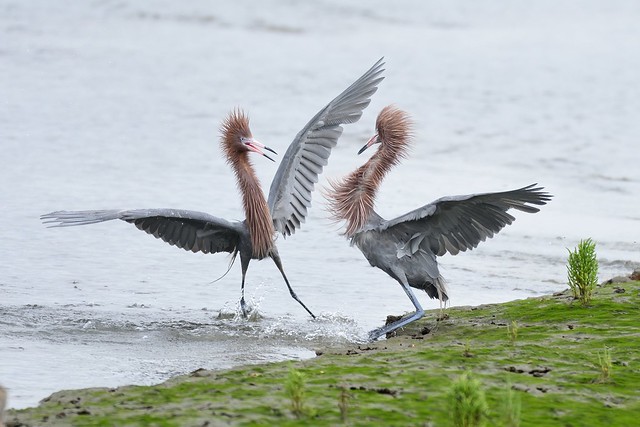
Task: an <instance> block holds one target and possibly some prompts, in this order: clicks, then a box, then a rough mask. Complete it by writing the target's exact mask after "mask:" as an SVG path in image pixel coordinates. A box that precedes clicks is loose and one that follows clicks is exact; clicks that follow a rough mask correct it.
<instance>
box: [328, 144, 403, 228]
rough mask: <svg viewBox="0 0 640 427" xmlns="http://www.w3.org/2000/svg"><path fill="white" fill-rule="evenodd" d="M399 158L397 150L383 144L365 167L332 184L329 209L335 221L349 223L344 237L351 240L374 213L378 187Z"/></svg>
mask: <svg viewBox="0 0 640 427" xmlns="http://www.w3.org/2000/svg"><path fill="white" fill-rule="evenodd" d="M397 156H398V154H397V153H396V152H395V150H393V149H392V148H391V147H389V146H386V145H385V144H382V145H381V146H380V148H379V149H378V151H376V153H375V154H374V155H373V156H371V158H370V159H369V160H368V161H367V162H366V163H365V164H364V165H362V166H360V167H359V168H358V169H356V170H355V171H353V172H352V173H350V174H349V175H347V176H346V177H345V178H344V179H342V180H340V181H337V182H332V183H331V184H330V185H331V189H330V190H329V193H328V199H329V207H330V209H331V211H332V215H333V218H334V219H335V220H337V221H346V230H345V233H344V234H345V235H346V236H347V237H353V235H354V234H356V233H357V232H359V231H361V230H362V228H363V227H364V226H365V224H366V223H367V220H368V219H369V218H370V217H371V215H372V214H373V205H374V204H375V198H376V194H377V192H378V188H379V187H380V184H382V180H383V179H384V176H385V175H386V174H387V172H389V170H391V168H392V167H393V165H395V164H396V163H397Z"/></svg>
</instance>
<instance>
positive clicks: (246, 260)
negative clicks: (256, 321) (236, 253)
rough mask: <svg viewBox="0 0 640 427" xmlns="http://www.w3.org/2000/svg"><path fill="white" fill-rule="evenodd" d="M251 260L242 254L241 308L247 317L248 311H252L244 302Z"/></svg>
mask: <svg viewBox="0 0 640 427" xmlns="http://www.w3.org/2000/svg"><path fill="white" fill-rule="evenodd" d="M249 261H251V257H250V256H249V257H244V256H242V254H240V265H241V267H242V285H241V287H240V292H241V294H242V296H241V298H240V309H241V310H242V317H244V318H245V319H246V318H247V317H248V312H249V311H250V310H249V308H248V307H247V304H246V303H245V302H244V279H245V277H246V275H247V269H248V268H249Z"/></svg>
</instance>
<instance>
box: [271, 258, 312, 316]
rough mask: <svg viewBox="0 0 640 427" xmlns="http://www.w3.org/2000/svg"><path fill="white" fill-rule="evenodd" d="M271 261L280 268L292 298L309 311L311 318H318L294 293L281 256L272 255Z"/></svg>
mask: <svg viewBox="0 0 640 427" xmlns="http://www.w3.org/2000/svg"><path fill="white" fill-rule="evenodd" d="M271 259H272V260H273V262H275V263H276V267H278V270H280V273H281V274H282V278H283V279H284V283H286V284H287V288H289V293H290V294H291V297H293V299H294V300H296V301H298V303H300V305H301V306H302V307H304V309H305V310H307V313H309V314H310V315H311V317H313V318H314V319H315V318H316V316H315V315H314V314H313V313H312V312H311V310H309V309H308V308H307V306H306V305H304V303H303V302H302V301H300V298H298V296H297V295H296V293H295V292H294V291H293V288H292V287H291V285H290V284H289V279H287V276H286V275H285V274H284V269H283V268H282V262H281V261H280V256H279V255H278V254H277V253H272V254H271Z"/></svg>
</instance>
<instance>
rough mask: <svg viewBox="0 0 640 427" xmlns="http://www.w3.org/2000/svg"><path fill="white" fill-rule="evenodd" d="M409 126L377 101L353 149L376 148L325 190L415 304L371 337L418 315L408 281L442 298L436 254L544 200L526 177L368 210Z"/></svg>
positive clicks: (358, 241) (339, 216)
mask: <svg viewBox="0 0 640 427" xmlns="http://www.w3.org/2000/svg"><path fill="white" fill-rule="evenodd" d="M411 127H412V123H411V120H410V118H409V115H408V114H407V113H405V112H404V111H402V110H400V109H398V108H396V107H393V106H387V107H385V108H384V109H383V110H382V111H381V112H380V114H379V115H378V118H377V120H376V134H375V135H374V136H373V137H372V138H371V139H369V141H368V142H367V144H366V145H365V146H364V147H362V149H360V151H359V152H358V154H360V153H362V152H363V151H365V150H366V149H367V148H369V147H371V146H373V145H375V144H379V145H380V146H379V148H378V150H377V151H376V152H375V153H374V154H373V155H372V156H371V158H370V159H369V160H368V161H367V162H366V163H365V164H364V165H362V166H361V167H359V168H358V169H356V170H355V171H354V172H352V173H351V174H349V175H347V176H346V177H344V178H343V179H342V180H340V181H336V182H332V183H331V184H330V185H331V188H330V189H329V191H328V192H327V198H328V200H329V208H330V210H331V213H332V216H333V217H334V218H335V219H336V220H338V221H345V222H346V231H345V233H344V234H345V235H346V237H347V238H348V239H349V240H350V241H351V244H353V245H356V246H357V247H358V248H359V249H360V250H361V251H362V253H363V254H364V256H365V258H367V260H368V261H369V264H371V266H373V267H378V268H380V269H381V270H383V271H384V272H385V273H387V274H388V275H389V276H391V277H393V278H394V279H395V280H397V281H398V283H400V285H401V286H402V289H403V290H404V291H405V293H406V294H407V296H408V297H409V299H410V300H411V302H412V303H413V305H414V307H415V309H416V311H415V313H412V314H410V315H407V316H405V317H403V318H402V319H400V320H398V321H395V322H393V323H390V324H388V325H385V326H382V327H380V328H377V329H374V330H373V331H371V332H370V333H369V338H370V339H371V340H376V339H378V338H379V337H381V336H382V335H385V334H387V333H389V332H392V331H395V330H396V329H398V328H400V327H402V326H405V325H407V324H408V323H410V322H413V321H415V320H418V319H420V318H421V317H422V316H423V315H424V310H423V309H422V307H421V306H420V303H419V302H418V299H417V298H416V296H415V294H414V293H413V291H412V290H411V288H416V289H422V290H424V291H426V292H427V295H429V296H430V297H431V298H437V299H439V300H440V302H441V303H442V302H445V301H447V299H448V298H449V297H448V295H447V290H446V287H445V283H444V279H443V278H442V276H441V275H440V272H439V271H438V262H437V260H436V257H437V256H442V255H444V254H445V253H450V254H451V255H456V254H457V253H458V252H460V251H463V252H464V251H466V250H467V249H473V248H475V247H476V246H478V243H480V242H481V241H484V240H485V239H487V238H488V237H489V238H490V237H493V235H494V234H496V233H497V232H499V231H500V230H501V229H502V228H503V227H505V226H506V225H508V224H511V223H512V222H513V221H514V220H515V218H514V217H513V216H511V215H510V214H509V213H507V211H508V210H509V209H512V208H513V209H517V210H520V211H523V212H528V213H535V212H538V211H539V209H538V208H536V207H534V206H531V205H544V204H546V203H547V202H548V201H549V200H551V197H552V196H551V195H550V194H548V193H546V192H543V191H542V190H543V188H542V187H536V184H533V185H529V186H527V187H523V188H520V189H517V190H512V191H505V192H500V193H483V194H471V195H467V196H453V197H443V198H441V199H438V200H436V201H434V202H431V203H429V204H427V205H424V206H422V207H421V208H418V209H416V210H414V211H411V212H409V213H407V214H405V215H402V216H399V217H398V218H395V219H392V220H385V219H384V218H382V217H381V216H380V215H378V214H377V213H376V212H375V211H374V210H373V205H374V202H375V197H376V192H377V191H378V187H379V186H380V184H381V183H382V180H383V179H384V177H385V175H386V174H387V172H389V171H390V170H391V168H392V167H393V166H395V165H397V164H398V163H399V162H400V160H401V159H403V158H405V157H407V156H408V153H407V149H408V147H409V143H410V141H411V138H412V128H411ZM423 182H424V181H423Z"/></svg>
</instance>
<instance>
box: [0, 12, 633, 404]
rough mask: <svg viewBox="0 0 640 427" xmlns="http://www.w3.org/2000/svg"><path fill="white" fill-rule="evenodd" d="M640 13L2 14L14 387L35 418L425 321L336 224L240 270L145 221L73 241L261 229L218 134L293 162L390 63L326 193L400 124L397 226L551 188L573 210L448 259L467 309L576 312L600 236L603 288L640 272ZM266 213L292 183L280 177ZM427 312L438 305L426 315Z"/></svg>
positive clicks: (334, 161) (4, 200) (266, 179)
mask: <svg viewBox="0 0 640 427" xmlns="http://www.w3.org/2000/svg"><path fill="white" fill-rule="evenodd" d="M639 21H640V4H639V3H637V2H635V1H631V0H629V1H622V0H620V1H610V2H606V3H604V2H600V1H596V0H580V1H578V0H567V1H563V2H555V1H551V0H545V1H536V2H527V1H519V0H518V1H511V2H502V1H498V0H489V1H483V2H473V1H463V0H457V1H448V2H439V1H424V0H420V1H418V0H413V1H410V0H405V1H399V2H388V1H381V0H376V1H368V2H343V1H337V0H335V1H316V2H293V1H284V0H266V1H240V2H224V3H222V2H210V1H191V2H187V3H184V2H172V1H168V0H159V1H152V2H144V3H138V2H131V1H123V0H119V1H116V0H112V1H106V0H105V1H89V2H87V1H79V0H76V1H67V2H63V3H60V2H48V1H44V0H33V1H30V2H23V1H17V0H15V1H12V0H0V149H1V156H2V157H1V158H2V167H1V168H0V184H1V185H0V209H1V212H2V221H1V222H0V233H1V237H2V239H1V240H0V259H1V260H2V261H1V262H0V383H2V384H3V385H4V386H5V387H7V388H8V389H9V392H10V401H9V405H10V406H12V407H24V406H30V405H35V404H36V403H37V402H38V401H39V400H40V399H42V398H44V397H45V396H47V395H48V394H50V393H51V392H53V391H55V390H58V389H62V388H78V387H89V386H117V385H122V384H130V383H135V384H151V383H157V382H160V381H163V380H165V379H167V378H168V377H170V376H171V375H175V374H179V373H185V372H189V371H191V370H193V369H196V368H201V367H204V368H209V369H216V368H227V367H231V366H236V365H240V364H247V363H258V362H264V361H272V360H286V359H295V358H305V357H312V356H313V355H314V352H313V350H314V349H315V348H320V347H323V346H330V345H334V344H342V343H347V342H356V341H359V340H362V339H364V338H365V337H366V332H367V331H368V330H369V329H372V328H373V327H376V326H379V325H380V324H382V323H383V322H384V320H385V318H386V315H387V314H402V313H404V312H406V311H409V310H411V309H412V305H411V303H410V301H409V300H408V299H407V298H406V296H405V295H404V292H402V290H401V288H400V287H399V286H398V284H397V283H395V282H394V281H393V280H391V279H390V278H389V277H388V276H387V275H386V274H385V273H383V272H381V271H379V270H377V269H373V268H370V267H369V266H368V263H367V262H366V261H365V260H364V258H363V257H362V255H361V254H360V253H359V251H357V250H356V249H354V248H350V247H349V246H348V244H347V242H346V241H345V240H344V239H343V238H342V237H341V236H340V235H339V231H340V230H339V227H337V226H336V225H334V224H332V223H331V222H330V221H329V220H328V214H327V212H326V210H325V209H324V205H325V203H324V200H323V198H322V197H321V195H320V193H319V192H317V191H316V193H315V195H314V207H313V209H312V210H311V213H310V215H309V217H308V218H307V223H306V224H305V225H304V227H303V228H302V229H301V230H300V231H298V232H297V233H296V235H295V236H293V237H292V238H289V239H287V240H286V241H284V239H280V240H281V241H280V242H279V251H280V254H281V256H282V258H283V261H284V266H285V270H286V271H287V274H288V276H289V278H290V280H291V282H292V285H293V287H294V289H295V290H296V291H297V293H298V295H299V296H300V298H301V299H302V300H303V301H304V302H305V303H306V304H307V305H308V306H309V307H310V309H311V310H312V311H314V312H315V313H316V314H320V316H319V319H318V320H316V321H312V320H311V319H310V318H309V317H308V316H307V315H306V313H305V312H304V310H303V309H302V308H301V307H300V306H299V305H298V304H297V303H295V301H293V300H292V299H291V298H290V297H289V294H288V292H287V290H286V287H285V285H284V283H282V281H281V278H280V275H279V273H278V271H277V270H276V268H275V267H274V265H273V264H272V263H271V262H269V261H263V262H255V261H254V262H253V263H252V264H251V266H250V269H249V273H248V276H247V296H248V297H249V300H250V302H251V304H252V305H253V306H254V307H255V308H256V312H257V316H254V318H252V319H250V320H244V319H241V318H238V316H237V315H236V314H237V308H238V307H237V305H238V299H239V296H240V268H239V265H235V266H234V267H233V268H232V270H231V271H230V272H229V274H228V275H227V276H226V277H225V278H223V279H222V280H220V281H218V282H216V283H211V282H212V281H213V280H214V279H216V278H217V277H219V276H221V275H222V274H223V273H224V272H225V271H226V268H227V264H228V262H229V258H228V257H227V256H225V255H222V254H219V255H208V256H207V255H201V254H195V255H194V254H192V253H187V252H184V251H182V250H177V249H176V248H174V247H170V246H169V245H166V244H164V243H162V242H160V241H156V240H155V239H153V238H150V237H149V236H147V235H145V234H144V233H141V232H139V231H137V230H136V229H135V228H134V227H132V226H131V225H129V224H125V223H121V222H118V223H106V224H99V225H94V226H88V227H79V228H69V229H47V228H45V227H44V226H43V225H42V224H41V223H40V220H39V218H38V217H39V215H41V214H43V213H47V212H50V211H53V210H60V209H67V210H80V209H105V208H146V207H174V208H184V209H192V210H200V211H204V212H209V213H211V214H214V215H216V216H220V217H223V218H227V219H230V220H234V219H242V218H244V215H243V212H242V210H241V204H240V200H239V197H238V193H237V191H236V188H235V182H234V179H233V174H232V173H231V172H230V170H229V167H228V166H227V165H226V164H225V162H224V160H223V159H222V157H221V155H220V149H219V147H218V138H219V133H218V126H219V123H220V121H221V119H222V118H223V117H224V116H225V114H226V113H227V112H228V111H229V110H230V109H231V108H233V107H235V106H241V107H242V108H244V109H245V110H246V111H248V113H249V115H250V117H251V126H252V130H253V134H254V136H256V137H257V138H258V139H259V140H261V141H262V142H264V143H266V144H267V145H269V146H271V147H273V148H274V149H276V150H277V151H278V152H279V153H280V154H281V155H282V154H283V153H284V151H285V150H286V147H287V146H288V144H289V143H290V141H291V140H292V139H293V137H294V136H295V134H296V133H297V132H298V131H299V130H300V128H302V126H303V125H304V124H305V123H306V122H307V121H308V119H309V118H311V117H312V116H313V115H314V114H315V113H316V112H317V111H318V110H319V109H320V108H321V107H323V106H324V105H325V104H326V103H327V102H328V101H330V100H331V99H332V98H333V97H334V96H335V95H337V94H338V93H340V92H341V91H342V90H343V89H344V88H346V87H347V86H348V85H349V84H350V83H351V82H352V81H353V80H355V79H356V78H357V77H358V76H360V75H361V74H362V73H363V72H364V71H365V70H366V69H368V68H369V67H370V66H371V65H372V64H373V63H374V62H375V61H376V60H377V59H378V58H380V57H381V56H384V57H385V59H386V61H387V71H386V72H385V75H386V79H385V80H384V81H383V82H382V83H381V85H380V90H379V91H378V93H376V94H375V95H374V98H373V102H372V103H371V106H370V107H369V108H368V109H367V110H366V111H365V114H364V115H363V117H362V119H361V121H360V122H358V123H356V124H354V125H349V126H347V127H346V128H345V132H344V134H343V137H342V138H341V140H340V141H339V145H338V147H337V148H336V149H335V150H334V151H333V154H332V157H331V159H330V164H329V166H328V167H327V168H326V169H325V173H324V175H323V177H322V178H323V179H322V180H321V182H320V186H324V185H326V179H327V178H330V177H333V178H337V177H340V176H342V175H344V174H346V173H347V172H349V171H350V170H352V169H353V168H355V167H356V166H358V165H360V164H361V163H363V162H364V161H365V160H366V156H367V155H369V153H367V154H365V155H362V156H356V151H357V150H358V149H359V148H360V147H361V146H362V145H363V144H364V142H365V141H366V140H367V139H368V138H369V137H370V136H371V135H372V134H373V132H374V123H375V117H376V115H377V113H378V112H379V111H380V109H381V108H382V107H383V106H385V105H387V104H389V103H395V104H396V105H398V106H399V107H401V108H403V109H406V110H407V111H409V112H410V113H411V114H412V115H413V117H414V119H415V121H416V141H415V147H414V149H413V151H412V155H411V157H410V158H409V159H407V160H406V161H404V163H403V164H402V165H401V166H399V167H397V168H396V169H395V170H394V171H393V172H392V173H391V174H390V175H389V176H388V178H387V179H386V181H385V182H384V185H383V187H382V190H381V193H380V196H379V199H378V206H377V210H378V212H380V213H381V214H382V215H383V216H385V217H387V218H392V217H394V216H397V215H400V214H403V213H405V212H407V211H409V210H411V209H414V208H416V207H418V206H421V205H424V204H425V203H427V202H430V201H432V200H434V199H436V198H439V197H441V196H444V195H454V194H466V193H473V192H485V191H501V190H508V189H513V188H516V187H520V186H524V185H527V184H530V183H533V182H538V183H540V184H541V185H543V186H545V187H546V188H547V189H548V190H549V191H550V192H551V193H552V194H554V195H555V198H554V199H553V201H552V202H551V203H550V204H549V205H547V206H545V207H543V209H542V210H541V212H540V213H538V214H535V215H526V214H522V213H517V214H516V216H517V220H516V222H515V223H514V224H513V225H512V226H510V227H508V228H507V229H505V230H503V231H502V232H501V233H500V234H499V235H498V236H496V237H495V238H494V239H492V240H490V241H488V242H486V243H483V244H481V245H480V246H479V247H478V248H477V249H476V250H474V251H472V252H470V253H463V254H460V255H458V256H456V257H451V256H445V257H443V258H441V260H440V262H441V269H442V273H443V274H444V276H445V277H446V278H447V279H448V282H449V287H450V297H451V303H452V305H469V304H480V303H491V302H500V301H507V300H513V299H517V298H525V297H529V296H536V295H541V294H545V293H550V292H554V291H557V290H561V289H563V288H565V287H566V285H565V276H566V271H565V261H566V256H567V250H566V248H573V247H574V246H575V245H576V244H577V243H578V241H579V240H580V239H583V238H587V237H591V238H593V239H594V240H595V241H596V243H597V250H598V255H599V260H600V269H601V271H600V278H601V279H603V280H604V279H606V278H609V277H610V276H613V275H618V274H626V273H628V272H630V271H631V270H632V269H633V268H637V267H640V243H639V239H640V213H639V208H640V202H639V201H638V194H640V172H639V171H640V169H639V168H638V165H639V164H640V154H639V153H640V149H639V148H640V144H639V141H638V140H639V137H640V117H639V115H638V112H639V111H640V49H638V41H639V40H640V27H639V26H638V24H637V23H638V22H639ZM254 163H255V166H256V168H257V170H258V175H259V177H260V179H261V181H262V183H263V187H264V188H265V191H266V190H267V189H268V186H269V184H270V180H271V177H272V176H273V174H274V173H275V170H276V167H277V166H276V165H274V164H272V163H271V162H268V161H261V160H260V159H254ZM419 297H420V298H421V301H422V302H423V305H424V306H425V307H426V308H435V307H438V303H437V301H429V300H428V299H427V298H426V295H424V294H421V295H420V296H419Z"/></svg>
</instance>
